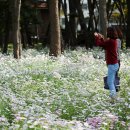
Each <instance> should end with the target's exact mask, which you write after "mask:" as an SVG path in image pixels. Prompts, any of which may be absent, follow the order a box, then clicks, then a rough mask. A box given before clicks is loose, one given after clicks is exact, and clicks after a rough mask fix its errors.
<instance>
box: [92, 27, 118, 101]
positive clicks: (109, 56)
mask: <svg viewBox="0 0 130 130" xmlns="http://www.w3.org/2000/svg"><path fill="white" fill-rule="evenodd" d="M94 35H95V40H96V45H97V46H101V47H103V48H104V49H105V53H106V54H105V56H106V64H107V67H108V75H107V84H108V86H109V90H110V97H111V98H112V99H115V98H116V88H115V85H114V81H115V76H116V72H117V70H118V69H119V64H118V54H117V40H116V39H117V32H116V30H115V29H114V28H112V27H109V28H108V29H107V37H108V38H107V39H106V40H104V38H103V36H102V35H101V34H98V33H95V34H94Z"/></svg>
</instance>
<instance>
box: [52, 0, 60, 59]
mask: <svg viewBox="0 0 130 130" xmlns="http://www.w3.org/2000/svg"><path fill="white" fill-rule="evenodd" d="M49 11H50V35H51V41H50V55H51V56H56V57H57V56H58V55H60V54H61V36H60V21H59V9H58V0H49Z"/></svg>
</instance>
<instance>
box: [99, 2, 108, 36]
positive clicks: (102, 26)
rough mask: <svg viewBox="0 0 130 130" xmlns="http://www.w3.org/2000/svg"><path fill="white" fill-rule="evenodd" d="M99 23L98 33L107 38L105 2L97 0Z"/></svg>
mask: <svg viewBox="0 0 130 130" xmlns="http://www.w3.org/2000/svg"><path fill="white" fill-rule="evenodd" d="M99 22H100V32H101V34H103V35H104V37H106V36H107V34H106V32H107V26H108V23H107V13H106V0H99Z"/></svg>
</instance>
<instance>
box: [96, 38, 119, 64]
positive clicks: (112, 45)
mask: <svg viewBox="0 0 130 130" xmlns="http://www.w3.org/2000/svg"><path fill="white" fill-rule="evenodd" d="M96 45H97V46H101V47H103V48H104V49H105V53H106V64H107V65H109V64H116V63H118V55H117V41H116V39H107V40H103V39H99V38H96Z"/></svg>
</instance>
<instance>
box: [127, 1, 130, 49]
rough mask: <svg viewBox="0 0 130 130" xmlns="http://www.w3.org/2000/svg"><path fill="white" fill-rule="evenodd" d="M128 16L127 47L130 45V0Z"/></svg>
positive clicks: (129, 2) (128, 2)
mask: <svg viewBox="0 0 130 130" xmlns="http://www.w3.org/2000/svg"><path fill="white" fill-rule="evenodd" d="M127 8H128V16H127V31H126V47H130V0H127Z"/></svg>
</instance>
